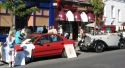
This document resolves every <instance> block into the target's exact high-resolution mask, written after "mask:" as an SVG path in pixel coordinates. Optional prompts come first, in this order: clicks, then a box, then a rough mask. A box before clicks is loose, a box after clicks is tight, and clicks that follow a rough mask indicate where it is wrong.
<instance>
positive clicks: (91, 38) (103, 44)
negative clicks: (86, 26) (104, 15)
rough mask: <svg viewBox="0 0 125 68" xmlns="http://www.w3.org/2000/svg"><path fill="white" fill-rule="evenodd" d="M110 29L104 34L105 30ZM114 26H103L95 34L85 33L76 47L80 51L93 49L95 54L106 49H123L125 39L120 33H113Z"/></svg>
mask: <svg viewBox="0 0 125 68" xmlns="http://www.w3.org/2000/svg"><path fill="white" fill-rule="evenodd" d="M107 28H110V29H111V30H110V31H106V32H104V30H105V29H107ZM114 29H115V28H114V26H113V27H112V26H105V27H103V28H101V30H99V32H98V31H97V32H96V33H94V34H93V32H92V33H86V36H85V37H83V38H82V39H81V40H80V41H79V42H78V46H79V49H80V50H81V51H84V50H89V49H94V50H95V51H96V52H102V51H104V49H105V48H108V47H119V48H125V39H124V38H123V35H122V33H120V32H119V33H118V32H115V31H114Z"/></svg>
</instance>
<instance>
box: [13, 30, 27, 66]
mask: <svg viewBox="0 0 125 68" xmlns="http://www.w3.org/2000/svg"><path fill="white" fill-rule="evenodd" d="M22 41H23V38H22V37H21V30H20V29H18V30H17V31H16V34H15V46H17V45H19V46H20V47H21V43H22ZM22 62H23V63H22ZM15 65H25V54H24V51H23V50H16V48H15Z"/></svg>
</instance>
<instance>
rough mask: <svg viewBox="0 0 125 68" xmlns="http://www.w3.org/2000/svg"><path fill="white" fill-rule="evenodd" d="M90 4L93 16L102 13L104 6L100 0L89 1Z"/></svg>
mask: <svg viewBox="0 0 125 68" xmlns="http://www.w3.org/2000/svg"><path fill="white" fill-rule="evenodd" d="M90 4H92V6H93V11H94V14H96V15H97V14H100V13H102V12H103V8H104V4H103V2H102V0H90Z"/></svg>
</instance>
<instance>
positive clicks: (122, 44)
mask: <svg viewBox="0 0 125 68" xmlns="http://www.w3.org/2000/svg"><path fill="white" fill-rule="evenodd" d="M119 48H120V49H125V42H124V41H122V42H120V43H119Z"/></svg>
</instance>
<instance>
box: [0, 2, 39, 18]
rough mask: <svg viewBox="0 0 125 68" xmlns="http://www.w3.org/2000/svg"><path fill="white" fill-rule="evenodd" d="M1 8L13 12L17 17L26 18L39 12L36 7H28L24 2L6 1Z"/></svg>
mask: <svg viewBox="0 0 125 68" xmlns="http://www.w3.org/2000/svg"><path fill="white" fill-rule="evenodd" d="M1 6H2V7H3V8H5V9H8V10H9V11H11V14H13V15H17V16H25V15H27V14H31V13H32V12H35V11H37V10H38V8H37V7H36V5H34V4H33V5H32V6H27V5H26V3H25V1H24V0H5V1H4V2H2V3H1Z"/></svg>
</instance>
